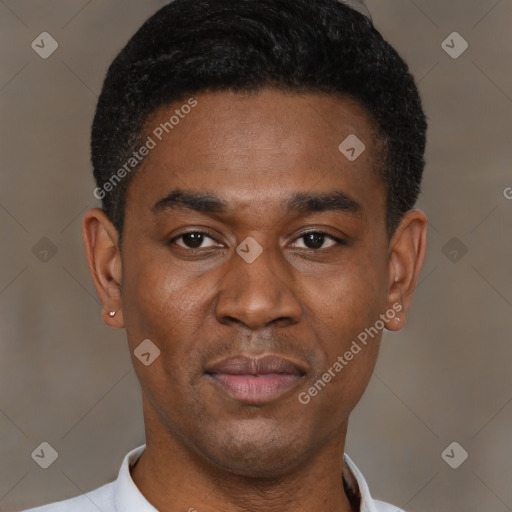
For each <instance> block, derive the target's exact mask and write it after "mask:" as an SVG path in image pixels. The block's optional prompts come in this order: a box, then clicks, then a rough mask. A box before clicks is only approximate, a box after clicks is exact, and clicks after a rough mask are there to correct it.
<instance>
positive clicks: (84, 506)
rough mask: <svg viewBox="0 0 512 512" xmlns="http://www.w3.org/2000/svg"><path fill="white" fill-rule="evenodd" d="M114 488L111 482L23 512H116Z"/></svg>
mask: <svg viewBox="0 0 512 512" xmlns="http://www.w3.org/2000/svg"><path fill="white" fill-rule="evenodd" d="M113 488H114V483H113V482H111V483H109V484H106V485H103V486H102V487H98V488H97V489H95V490H94V491H91V492H88V493H86V494H82V495H81V496H77V497H76V498H71V499H69V500H64V501H58V502H56V503H50V504H48V505H43V506H42V507H36V508H31V509H28V510H24V511H23V512H98V510H101V511H102V512H114V511H115V508H114V501H113Z"/></svg>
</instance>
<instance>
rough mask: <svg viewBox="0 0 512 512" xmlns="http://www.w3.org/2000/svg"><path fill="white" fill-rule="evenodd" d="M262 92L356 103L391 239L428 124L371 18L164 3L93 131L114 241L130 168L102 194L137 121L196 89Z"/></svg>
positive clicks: (284, 6) (334, 2)
mask: <svg viewBox="0 0 512 512" xmlns="http://www.w3.org/2000/svg"><path fill="white" fill-rule="evenodd" d="M264 88H273V89H280V90H283V91H291V92H297V93H327V94H331V95H338V96H341V97H347V98H352V99H355V100H356V101H358V102H359V104H360V105H361V106H362V107H363V108H364V109H365V111H366V112H367V114H368V115H369V118H370V119H371V120H372V125H373V127H374V128H375V129H376V132H377V133H378V136H379V140H380V142H381V143H382V144H381V146H382V148H383V151H382V155H381V158H379V160H378V161H379V163H378V167H379V169H377V172H378V173H379V174H380V175H381V176H382V178H383V180H384V182H385V184H386V185H387V215H386V228H387V232H388V236H389V237H390V236H391V235H392V234H393V232H394V231H395V229H396V227H397V225H398V223H399V222H400V219H401V218H402V216H403V215H404V213H405V212H407V211H408V210H410V209H412V208H413V207H414V204H415V202H416V199H417V197H418V194H419V192H420V184H421V176H422V173H423V168H424V165H425V161H424V151H425V144H426V129H427V122H426V118H425V114H424V112H423V109H422V106H421V100H420V96H419V93H418V90H417V87H416V85H415V83H414V79H413V77H412V76H411V74H410V73H409V70H408V66H407V64H406V63H405V62H404V61H403V60H402V58H401V57H400V56H399V55H398V53H397V52H396V51H395V50H394V49H393V47H392V46H391V45H390V44H389V43H387V42H386V41H385V40H384V39H383V37H382V35H381V34H380V33H379V32H378V31H377V30H376V29H375V27H374V26H373V23H372V22H371V20H370V19H368V17H366V16H364V15H363V14H360V13H359V12H357V11H356V10H354V9H352V8H351V7H349V6H348V5H346V4H345V3H343V2H341V1H339V0H174V1H172V2H171V3H169V4H167V5H165V6H164V7H162V8H161V9H160V10H159V11H157V12H156V13H155V14H154V15H153V16H152V17H151V18H149V19H148V20H147V21H146V22H145V23H144V24H143V25H142V27H141V28H140V29H139V30H138V31H137V32H136V34H135V35H134V36H133V37H132V38H131V39H130V41H129V42H128V43H127V45H126V46H125V47H124V48H123V49H122V50H121V52H120V53H119V55H118V56H117V57H116V58H115V59H114V61H113V62H112V64H111V65H110V67H109V69H108V72H107V75H106V78H105V81H104V84H103V89H102V92H101V95H100V97H99V100H98V104H97V108H96V113H95V117H94V121H93V125H92V133H91V151H92V154H91V160H92V164H93V168H94V177H95V180H96V185H97V187H98V188H97V189H96V190H101V195H100V196H98V195H96V194H95V195H96V197H99V198H101V199H102V207H103V210H104V211H105V212H106V214H107V215H108V216H109V218H110V219H111V220H112V222H113V224H114V225H115V227H116V229H117V231H118V232H119V236H120V237H121V236H122V230H123V219H124V210H125V203H126V191H127V187H128V185H129V183H130V180H131V178H132V177H133V174H134V173H130V174H127V173H126V172H124V173H123V179H122V180H120V179H117V180H116V182H115V183H113V186H112V185H111V186H109V187H108V193H106V192H105V191H106V190H107V188H103V187H104V185H105V184H106V183H107V182H109V180H110V183H111V184H112V177H113V175H114V174H116V172H117V171H118V170H119V169H120V168H121V167H122V166H123V164H124V165H125V167H124V168H125V169H127V167H126V162H127V160H129V159H130V155H132V152H133V151H135V150H136V149H137V148H138V147H140V145H141V144H142V136H143V135H144V134H143V131H144V125H145V121H146V120H147V119H148V117H149V116H150V115H151V114H152V113H154V112H155V111H156V110H157V109H158V108H160V107H162V106H164V105H168V104H170V103H173V102H177V101H183V99H184V98H187V97H190V96H191V95H193V94H197V93H200V92H202V91H233V92H257V91H259V90H261V89H264ZM189 101H190V100H189ZM340 142H341V141H340ZM340 155H341V153H340ZM128 170H129V169H128ZM124 175H126V177H124ZM118 176H119V175H118ZM118 176H116V178H117V177H118Z"/></svg>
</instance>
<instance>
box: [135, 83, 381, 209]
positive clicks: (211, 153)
mask: <svg viewBox="0 0 512 512" xmlns="http://www.w3.org/2000/svg"><path fill="white" fill-rule="evenodd" d="M194 102H197V103H196V104H195V106H194V107H193V108H189V107H186V105H190V104H191V102H190V101H189V99H188V98H186V99H185V100H183V101H182V102H177V103H174V104H172V105H168V106H165V107H161V108H159V109H158V110H157V111H156V112H154V113H153V114H152V115H151V116H150V117H149V118H148V120H147V122H146V124H145V133H144V137H150V138H152V140H153V141H154V143H155V146H154V148H153V149H151V151H150V152H149V154H148V155H147V157H146V158H145V160H144V162H143V165H142V166H141V169H140V170H139V171H137V173H136V174H135V176H134V179H133V182H132V184H131V186H130V187H129V193H128V200H129V201H130V197H131V198H132V199H136V200H144V198H146V196H151V197H147V201H148V202H149V201H151V200H152V199H155V198H156V197H157V196H159V195H160V196H162V195H165V194H164V193H165V192H167V193H169V192H171V190H172V189H176V188H179V189H186V190H196V191H198V192H200V191H203V190H208V191H212V190H217V191H220V190H221V191H222V193H219V195H221V196H222V197H223V198H225V199H226V201H227V202H228V203H229V202H233V203H237V204H238V205H239V206H244V205H245V206H247V205H248V204H254V203H260V204H263V203H268V201H269V200H270V199H271V198H272V197H275V198H276V199H279V200H280V201H281V202H282V199H283V197H282V196H283V194H284V193H285V191H286V190H291V189H293V191H294V192H301V191H302V192H304V191H311V190H315V191H317V192H325V191H328V190H334V189H336V190H339V189H340V187H341V189H342V190H343V189H345V190H346V192H347V193H348V194H350V195H354V194H355V195H362V194H364V191H365V190H367V191H369V190H372V189H373V190H374V191H375V189H378V190H379V192H382V190H383V188H384V187H383V183H382V182H381V180H380V178H379V177H378V174H377V172H375V171H376V169H377V168H378V166H379V155H380V153H381V151H380V139H379V138H378V137H377V134H376V130H375V129H374V125H373V123H372V122H371V120H370V118H369V116H368V115H367V113H366V111H365V110H364V109H363V108H362V107H361V106H360V105H359V103H358V102H356V101H355V100H352V99H350V98H341V97H334V96H330V95H326V94H298V93H293V92H283V91H276V90H270V89H264V90H262V91H258V92H256V93H250V94H249V93H234V92H229V91H222V92H204V93H201V94H198V95H195V96H194ZM135 191H136V193H135ZM153 204H154V202H153Z"/></svg>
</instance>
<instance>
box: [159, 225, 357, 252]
mask: <svg viewBox="0 0 512 512" xmlns="http://www.w3.org/2000/svg"><path fill="white" fill-rule="evenodd" d="M190 234H194V235H206V236H207V237H208V238H211V239H212V240H214V241H215V242H217V243H219V242H218V241H217V240H216V239H215V237H213V236H212V235H211V234H209V233H208V232H206V231H187V232H185V233H181V235H178V236H175V237H174V238H172V239H171V240H169V245H172V244H173V243H175V242H176V240H179V239H180V238H182V237H184V236H185V235H190ZM310 234H315V235H323V236H325V237H326V238H329V239H330V240H333V241H334V242H336V244H337V245H338V246H343V245H347V243H346V241H345V240H343V239H342V238H338V237H336V236H334V235H331V234H330V233H327V232H326V231H321V230H312V231H306V232H305V233H301V235H300V236H298V237H297V238H296V239H295V240H299V239H300V238H303V237H305V236H307V235H310ZM179 247H181V248H182V249H186V250H188V251H190V252H193V251H207V250H211V249H213V247H206V248H201V247H195V248H192V247H183V246H179ZM299 249H308V250H310V251H321V250H325V249H310V248H309V247H299Z"/></svg>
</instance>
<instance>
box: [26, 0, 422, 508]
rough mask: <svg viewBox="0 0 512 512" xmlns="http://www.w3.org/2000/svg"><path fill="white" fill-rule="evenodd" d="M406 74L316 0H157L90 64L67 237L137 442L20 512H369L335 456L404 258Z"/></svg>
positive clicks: (404, 272) (356, 23) (417, 113)
mask: <svg viewBox="0 0 512 512" xmlns="http://www.w3.org/2000/svg"><path fill="white" fill-rule="evenodd" d="M425 132H426V121H425V116H424V113H423V111H422V108H421V102H420V99H419V96H418V92H417V89H416V87H415V85H414V81H413V79H412V77H411V75H410V74H409V72H408V70H407V66H406V65H405V63H404V62H403V61H402V60H401V58H400V57H399V56H398V55H397V53H396V52H395V51H394V50H393V49H392V48H391V47H390V46H389V44H387V43H386V42H385V41H384V40H383V39H382V37H381V35H380V34H379V33H378V32H377V31H376V30H375V28H374V27H373V25H372V23H371V21H370V20H369V19H368V18H367V17H365V16H364V15H362V14H360V13H359V12H357V11H356V10H354V9H352V8H351V7H349V6H348V5H346V4H344V3H343V2H340V1H337V0H316V1H315V2H311V1H310V0H236V1H232V0H175V1H174V2H172V3H170V4H169V5H167V6H165V7H163V8H162V9H161V10H160V11H158V12H157V13H156V14H155V15H154V16H153V17H152V18H150V19H149V20H148V21H147V22H146V23H145V24H144V25H143V26H142V27H141V28H140V30H139V31H138V32H137V33H136V34H135V35H134V36H133V38H132V39H131V40H130V42H129V43H128V44H127V45H126V47H125V48H124V49H123V50H122V51H121V53H120V54H119V55H118V57H117V58H116V59H115V61H114V62H113V63H112V65H111V67H110V69H109V71H108V74H107V77H106V80H105V83H104V86H103V91H102V94H101V96H100V99H99V102H98V106H97V111H96V116H95V119H94V123H93V128H92V162H93V167H94V176H95V179H96V185H97V186H96V188H95V190H94V195H95V196H96V197H97V198H99V199H101V200H102V206H103V208H102V209H97V208H96V209H92V210H90V211H88V212H87V214H86V215H85V218H84V221H83V234H84V241H85V246H86V252H87V259H88V263H89V267H90V271H91V274H92V277H93V280H94V284H95V287H96V290H97V292H98V295H99V297H100V299H101V301H102V304H103V313H102V315H103V319H104V321H105V322H106V323H107V324H108V325H110V326H112V327H117V328H125V329H126V333H127V338H128V344H129V347H130V353H131V356H132V360H133V364H134V367H135V371H136V373H137V376H138V379H139V381H140V384H141V388H142V392H143V413H144V420H145V428H146V444H145V445H143V446H141V447H138V448H136V449H135V450H133V451H132V452H130V453H129V454H128V455H127V456H126V458H125V460H124V462H123V465H122V467H121V470H120V473H119V477H118V479H117V480H116V481H115V482H113V483H110V484H107V485H105V486H103V487H101V488H99V489H97V490H95V491H93V492H91V493H88V494H87V495H83V496H80V497H77V498H75V499H72V500H68V501H64V502H61V503H58V504H53V505H48V506H46V507H41V508H38V509H34V510H38V511H39V512H43V511H45V512H60V511H66V512H68V511H70V512H75V511H77V512H78V511H95V512H96V511H97V510H98V509H99V510H101V511H103V512H111V511H117V512H146V511H155V510H157V511H160V512H178V511H189V512H193V511H197V512H214V511H223V512H241V511H244V512H246V511H247V512H249V511H265V512H274V511H275V512H283V511H293V512H296V511H308V512H317V511H329V512H349V511H350V512H354V511H364V512H383V511H387V512H390V511H395V512H396V511H398V509H397V508H396V507H392V506H391V505H388V504H386V503H383V502H381V501H376V500H374V499H373V498H372V497H371V495H370V493H369V490H368V487H367V484H366V482H365V480H364V478H363V476H362V474H361V473H360V472H359V470H358V469H357V467H356V466H355V464H354V463H353V462H352V461H351V459H350V458H349V457H348V456H347V455H345V454H344V451H345V438H346V433H347V426H348V419H349V415H350V413H351V411H352V410H353V408H354V407H355V405H356V404H357V402H358V401H359V400H360V398H361V396H362V394H363V392H364V390H365V389H366V386H367V384H368V382H369V379H370V377H371V374H372V371H373V368H374V366H375V363H376V359H377V355H378V351H379V345H380V339H381V335H382V331H383V329H384V328H386V329H388V330H391V331H396V330H399V329H401V328H402V326H403V325H404V323H405V321H406V317H407V312H408V310H409V307H410V305H411V301H412V296H413V292H414V288H415V284H416V282H417V279H418V275H419V273H420V270H421V266H422V263H423V259H424V255H425V247H426V219H425V216H424V214H423V213H422V212H420V211H418V210H414V209H413V207H414V204H415V201H416V198H417V196H418V193H419V187H420V182H421V175H422V171H423V167H424V159H423V154H424V149H425Z"/></svg>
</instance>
